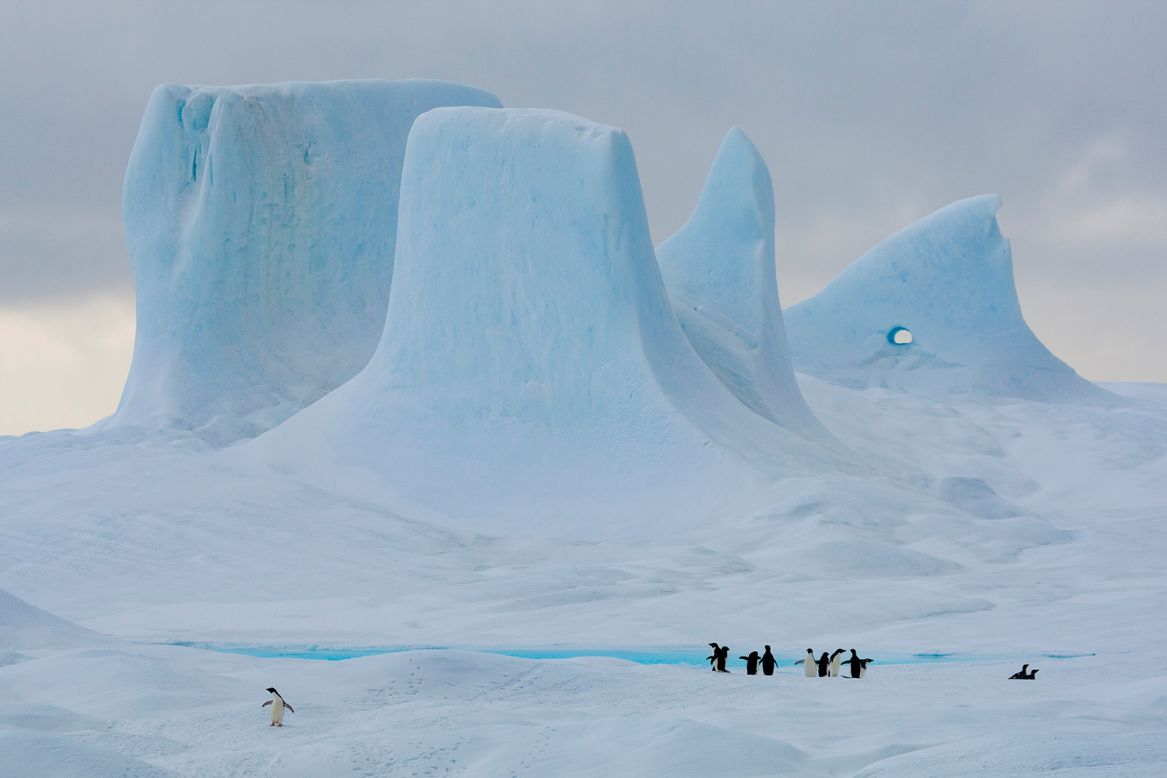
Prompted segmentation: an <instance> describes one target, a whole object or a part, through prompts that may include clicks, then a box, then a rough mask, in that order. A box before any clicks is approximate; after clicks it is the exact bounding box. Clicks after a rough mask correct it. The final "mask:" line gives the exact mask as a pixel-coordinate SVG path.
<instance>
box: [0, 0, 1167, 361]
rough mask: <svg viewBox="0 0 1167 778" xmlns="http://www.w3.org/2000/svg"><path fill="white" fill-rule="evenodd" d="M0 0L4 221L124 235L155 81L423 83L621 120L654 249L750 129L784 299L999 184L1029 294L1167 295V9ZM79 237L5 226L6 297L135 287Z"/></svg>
mask: <svg viewBox="0 0 1167 778" xmlns="http://www.w3.org/2000/svg"><path fill="white" fill-rule="evenodd" d="M0 14H3V16H2V17H0V72H2V73H4V74H5V75H4V77H3V80H2V81H0V99H2V100H3V104H4V105H6V106H19V107H20V110H19V111H17V112H13V111H8V112H7V115H6V118H5V124H4V143H3V145H2V146H0V170H2V171H3V178H2V179H0V212H3V213H5V214H12V213H16V212H20V213H27V212H29V211H35V212H37V213H38V214H40V217H38V218H50V217H53V215H54V214H56V215H62V214H63V215H62V216H61V218H62V220H64V221H67V220H68V219H69V218H71V217H70V216H69V214H102V216H101V217H100V218H103V219H107V220H108V223H107V224H106V226H105V227H102V228H101V229H100V230H97V231H98V232H100V233H101V234H103V235H107V236H108V235H110V234H112V232H111V227H110V225H111V224H115V223H116V213H117V210H118V206H119V202H120V188H121V175H122V171H123V169H124V166H125V161H126V158H127V156H128V153H129V149H130V146H131V144H132V142H133V136H134V133H135V131H136V126H137V121H138V118H139V116H140V114H141V110H142V108H143V106H144V104H145V101H146V97H147V95H148V94H149V92H150V90H151V88H152V87H153V86H154V85H155V84H156V83H158V82H162V81H177V82H185V83H224V82H228V83H239V82H261V81H278V80H291V79H312V80H315V79H331V78H344V77H376V78H402V77H409V76H424V77H434V78H445V79H449V80H454V81H462V82H466V83H471V84H474V85H476V86H481V87H484V88H486V89H490V90H491V91H493V92H495V93H496V94H498V95H499V96H500V98H501V99H502V100H503V102H504V103H506V104H507V105H539V106H548V107H555V108H561V109H564V110H568V111H572V112H574V113H578V114H581V115H584V116H588V117H589V118H593V119H596V120H599V121H605V122H609V123H612V124H616V125H619V126H621V127H624V128H625V129H626V130H628V132H629V134H630V135H631V137H632V140H633V143H634V144H635V147H636V153H637V158H638V163H639V165H640V168H641V176H642V179H643V182H644V189H645V195H646V199H647V204H648V209H649V215H650V220H651V223H652V228H653V234H654V237H655V239H656V240H657V241H660V240H663V239H664V238H665V237H667V236H668V235H669V234H670V233H671V232H672V231H674V230H675V229H676V228H677V227H679V226H680V224H681V223H682V222H683V221H684V219H685V218H686V217H687V215H688V213H689V210H690V209H691V208H692V206H693V204H694V203H695V200H696V197H697V194H698V192H699V190H700V187H701V184H702V181H703V179H704V176H705V173H706V170H707V167H708V165H709V163H710V161H711V160H712V158H713V154H714V152H715V151H716V148H717V146H718V143H719V141H720V139H721V137H722V135H723V134H724V132H725V131H726V129H727V128H728V127H729V126H730V125H734V124H736V125H739V126H741V127H742V128H743V129H745V131H746V132H747V133H748V134H749V135H750V137H751V138H752V139H753V140H754V142H755V143H756V144H757V145H758V147H759V148H760V149H761V151H762V152H763V154H764V155H765V156H766V158H767V160H768V162H769V164H770V166H771V169H772V172H773V173H774V179H775V184H776V192H777V200H778V207H779V213H778V251H779V283H780V284H781V286H782V295H783V299H784V302H785V303H786V304H790V303H792V302H794V301H796V300H797V299H800V298H802V297H805V296H807V295H808V294H812V293H813V292H814V291H816V290H817V289H818V288H820V287H821V286H822V285H824V284H825V283H826V282H827V281H829V280H830V279H831V278H832V277H833V276H834V275H835V274H836V273H837V272H838V271H839V270H840V269H841V268H842V267H843V266H844V265H846V264H847V263H848V262H849V261H850V260H852V259H854V258H855V257H856V256H858V255H859V254H861V253H863V251H865V250H866V249H867V248H869V247H870V246H871V245H873V244H874V243H876V242H878V241H879V240H880V239H882V238H883V237H886V236H887V235H888V234H890V233H892V232H894V231H895V230H897V229H899V228H900V227H902V226H905V225H906V224H907V223H908V222H910V221H912V220H914V219H916V218H919V217H921V216H924V215H926V214H927V213H929V212H930V211H932V210H934V209H935V208H938V207H940V206H942V205H944V204H946V203H948V202H950V201H952V200H956V199H959V198H961V197H965V196H968V195H972V194H978V193H984V192H999V193H1000V194H1002V195H1003V197H1004V201H1005V207H1004V209H1003V210H1002V213H1001V221H1002V226H1003V228H1004V229H1005V231H1006V233H1007V234H1008V235H1009V237H1010V238H1011V239H1012V240H1013V244H1014V250H1015V259H1016V263H1017V269H1018V279H1019V286H1020V291H1021V295H1022V302H1023V304H1026V301H1027V297H1028V296H1030V292H1031V290H1032V295H1033V299H1034V300H1035V301H1036V300H1037V299H1038V297H1039V295H1038V294H1037V285H1038V284H1040V285H1041V296H1042V298H1043V299H1044V296H1045V295H1047V294H1048V293H1049V292H1050V290H1051V289H1052V290H1054V291H1058V290H1061V299H1063V301H1064V302H1063V304H1064V306H1066V307H1067V308H1068V309H1085V310H1096V311H1100V312H1101V313H1102V314H1105V313H1106V312H1107V311H1114V312H1117V311H1118V310H1119V309H1120V308H1121V307H1122V306H1123V305H1124V298H1125V297H1127V296H1128V292H1129V290H1130V289H1131V288H1132V287H1133V286H1137V287H1139V288H1141V289H1145V288H1146V287H1147V285H1148V284H1152V285H1158V288H1159V289H1161V290H1167V280H1165V279H1164V276H1163V258H1164V250H1165V248H1167V237H1165V236H1164V235H1163V234H1162V231H1161V230H1159V231H1156V229H1155V227H1154V222H1155V221H1156V217H1158V219H1157V221H1158V222H1159V223H1162V222H1164V221H1167V214H1163V213H1162V212H1161V210H1160V209H1161V206H1162V204H1163V203H1164V202H1167V184H1165V182H1167V148H1165V146H1167V99H1165V97H1167V94H1165V87H1164V85H1163V84H1164V80H1163V78H1162V74H1163V73H1164V72H1167V47H1164V46H1163V45H1162V40H1164V39H1165V38H1167V6H1164V5H1163V4H1161V3H1157V2H1134V1H1132V2H1124V3H1121V4H1115V3H1108V2H1091V3H1087V2H1062V3H1056V4H1051V3H1048V2H1002V1H998V0H992V1H990V2H978V3H964V2H959V3H957V2H947V3H945V2H909V3H894V4H893V3H866V2H847V3H843V2H825V3H819V2H816V3H771V2H737V3H692V2H680V3H678V2H664V1H663V0H651V1H650V2H639V3H626V2H615V1H608V2H594V3H574V4H558V3H544V2H513V1H512V2H507V1H504V2H495V3H478V2H458V3H382V2H347V3H325V2H320V3H316V2H307V1H300V2H275V1H274V0H263V1H261V2H249V3H246V4H243V3H227V2H220V1H219V0H214V1H212V2H204V3H200V4H199V5H198V6H197V8H196V7H192V6H191V5H190V4H189V3H128V2H116V0H115V2H109V3H101V4H94V3H75V4H65V3H57V2H51V1H50V2H38V3H35V4H34V3H27V4H18V5H15V6H9V7H7V8H5V10H3V11H0ZM1107 148H1111V149H1117V151H1115V152H1113V153H1109V155H1108V154H1107V153H1102V155H1101V156H1099V149H1104V150H1105V149H1107ZM1092 155H1094V156H1092ZM1075 171H1077V172H1078V174H1079V179H1077V180H1075V179H1074V178H1073V176H1074V175H1075ZM1083 171H1085V172H1083ZM0 218H4V217H0ZM85 218H91V217H88V216H85V217H82V219H85ZM1124 220H1125V221H1124ZM38 223H40V222H38ZM1091 225H1093V227H1091ZM1091 229H1092V230H1093V231H1091ZM84 233H85V230H84V229H81V228H76V227H69V226H66V225H65V224H62V226H61V229H60V230H55V231H54V234H52V235H48V236H42V237H41V238H38V237H37V236H36V235H35V234H31V233H29V232H28V231H27V230H17V237H13V233H12V232H11V231H6V232H0V278H3V279H19V280H18V281H16V282H12V281H9V283H8V284H7V286H6V291H0V301H2V300H4V299H13V298H15V297H22V298H24V299H28V298H32V297H38V296H44V297H48V296H51V295H54V294H60V293H65V292H69V293H77V292H79V291H83V290H84V289H85V288H87V285H91V286H92V287H94V288H97V287H99V286H102V285H103V283H104V285H105V286H106V287H111V288H118V289H128V283H129V281H128V279H129V273H128V268H127V267H126V266H125V265H126V259H125V256H124V251H122V250H121V249H120V247H111V245H112V244H110V243H109V241H108V240H105V239H103V240H105V242H104V243H103V242H102V241H98V243H101V246H100V247H97V246H95V247H94V248H93V249H92V250H91V251H90V250H87V248H86V245H85V244H86V243H87V242H88V241H86V239H85V238H84ZM74 236H75V237H76V240H77V241H78V243H70V241H71V240H73V239H74ZM1103 261H1104V262H1105V264H1106V268H1107V270H1106V273H1105V274H1103V275H1101V276H1100V275H1099V274H1098V266H1099V264H1100V262H1103ZM30 263H35V265H34V264H30ZM1087 280H1090V281H1091V282H1089V283H1087V282H1086V281H1087ZM66 281H68V282H69V283H66ZM1051 311H1054V308H1053V306H1048V305H1044V304H1041V305H1035V306H1034V307H1033V308H1032V309H1030V310H1029V316H1030V319H1031V324H1033V325H1034V327H1035V329H1036V330H1037V331H1038V332H1039V334H1041V335H1042V336H1043V337H1045V338H1046V339H1047V340H1048V341H1049V342H1050V343H1051V345H1053V346H1054V347H1055V348H1057V349H1058V350H1059V353H1060V354H1061V355H1062V356H1063V357H1065V358H1066V359H1067V360H1068V361H1070V362H1071V363H1072V364H1075V365H1076V366H1077V367H1078V368H1079V369H1080V370H1082V371H1083V372H1084V373H1086V374H1087V375H1091V376H1093V377H1107V376H1112V375H1113V376H1116V377H1139V376H1142V377H1152V376H1157V377H1158V378H1159V379H1161V380H1167V373H1165V372H1163V371H1164V370H1167V368H1162V367H1160V368H1156V367H1149V366H1150V365H1152V362H1153V361H1154V360H1153V358H1154V357H1155V356H1156V355H1153V354H1144V355H1143V356H1142V363H1141V364H1140V363H1138V361H1137V360H1136V358H1135V357H1133V356H1131V355H1130V354H1129V353H1125V352H1123V353H1121V354H1120V353H1119V352H1118V351H1117V350H1114V352H1113V354H1111V355H1110V356H1108V350H1107V349H1106V348H1105V344H1104V343H1103V342H1101V341H1096V342H1089V343H1087V342H1086V341H1083V340H1082V338H1083V337H1084V338H1086V339H1087V340H1088V339H1089V338H1090V337H1091V336H1090V335H1089V333H1086V334H1085V335H1079V334H1077V333H1075V334H1074V335H1073V336H1068V335H1067V336H1066V337H1063V333H1066V332H1067V330H1066V327H1067V324H1066V323H1065V321H1063V318H1064V317H1059V316H1056V315H1053V313H1051ZM1146 316H1147V318H1143V319H1139V320H1138V321H1132V322H1130V324H1131V326H1138V327H1141V328H1143V329H1145V330H1153V329H1156V328H1157V329H1159V330H1163V329H1164V323H1165V322H1164V320H1163V318H1162V316H1163V314H1161V313H1155V312H1151V311H1148V312H1147V314H1146ZM1160 361H1161V360H1160ZM1155 370H1158V372H1155Z"/></svg>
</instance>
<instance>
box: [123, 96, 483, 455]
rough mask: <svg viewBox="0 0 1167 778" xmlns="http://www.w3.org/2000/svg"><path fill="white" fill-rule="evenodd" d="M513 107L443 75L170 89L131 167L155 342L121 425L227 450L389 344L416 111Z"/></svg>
mask: <svg viewBox="0 0 1167 778" xmlns="http://www.w3.org/2000/svg"><path fill="white" fill-rule="evenodd" d="M458 104H472V105H498V104H499V103H498V100H497V99H496V98H495V97H494V96H492V95H490V94H488V93H486V92H483V91H481V90H479V89H474V88H471V87H466V86H460V85H457V84H449V83H444V82H440V81H395V82H390V81H337V82H331V83H289V84H273V85H262V86H243V87H187V86H178V85H174V84H167V85H163V86H160V87H158V88H157V89H156V90H155V92H154V94H153V96H152V97H151V99H150V103H149V105H148V107H147V109H146V114H145V117H144V118H143V120H142V126H141V129H140V130H139V133H138V139H137V141H136V142H135V144H134V149H133V152H132V154H131V156H130V162H129V166H128V169H127V171H126V180H125V190H124V198H123V211H124V220H125V230H126V242H127V244H128V246H129V251H130V261H131V263H132V265H133V269H134V285H135V289H136V292H137V307H138V323H137V341H136V343H135V346H134V357H133V364H132V367H131V369H130V375H129V379H128V381H127V382H126V387H125V391H124V394H123V396H122V400H121V404H120V405H119V407H118V410H117V413H116V415H115V416H114V419H113V420H112V423H114V424H117V425H136V426H143V427H146V428H159V427H162V428H165V427H179V428H185V429H193V430H198V431H199V432H200V433H201V434H203V435H204V436H205V437H206V438H208V439H209V440H213V441H216V442H227V441H231V440H234V439H238V438H240V437H247V436H250V435H254V434H256V433H257V432H261V431H263V430H265V429H268V428H269V427H271V426H274V425H275V424H277V423H279V422H280V421H282V420H283V419H285V418H287V417H288V416H290V415H291V414H292V413H294V412H296V411H297V410H299V409H300V408H302V407H304V406H305V405H307V404H309V403H310V402H312V401H313V400H316V399H317V398H319V397H320V396H322V395H323V394H325V393H326V392H328V391H329V390H330V389H333V388H334V387H336V386H337V385H339V384H341V383H343V382H344V381H345V380H346V379H348V378H350V377H352V375H353V374H355V373H356V372H357V371H358V370H360V368H361V367H363V366H364V364H365V362H366V361H367V360H368V358H369V355H370V354H372V352H373V349H374V347H375V346H376V344H377V339H378V337H379V336H380V333H381V328H382V325H383V324H384V317H385V304H386V300H387V299H388V295H389V283H390V277H391V275H392V269H393V244H394V239H395V235H396V224H397V189H398V182H399V178H400V173H401V160H402V155H403V152H404V149H405V141H406V137H407V135H408V133H409V128H410V126H411V125H412V124H413V120H414V118H416V117H417V116H418V115H419V114H421V113H423V112H425V111H427V110H429V109H430V108H433V107H436V106H440V105H458Z"/></svg>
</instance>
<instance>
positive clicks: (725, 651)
mask: <svg viewBox="0 0 1167 778" xmlns="http://www.w3.org/2000/svg"><path fill="white" fill-rule="evenodd" d="M715 653H717V672H719V673H728V672H729V670H726V669H725V663H726V662H728V661H729V646H722V647H721V651H720V652H719V653H718V652H715Z"/></svg>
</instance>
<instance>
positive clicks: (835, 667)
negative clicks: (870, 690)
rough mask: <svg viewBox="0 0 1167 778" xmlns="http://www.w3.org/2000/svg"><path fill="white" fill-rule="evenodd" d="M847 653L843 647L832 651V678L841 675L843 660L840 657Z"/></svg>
mask: <svg viewBox="0 0 1167 778" xmlns="http://www.w3.org/2000/svg"><path fill="white" fill-rule="evenodd" d="M845 653H846V652H845V651H844V650H843V649H841V648H836V649H835V650H834V651H832V652H831V677H832V678H838V677H839V662H840V661H841V660H840V659H839V657H840V656H842V655H843V654H845Z"/></svg>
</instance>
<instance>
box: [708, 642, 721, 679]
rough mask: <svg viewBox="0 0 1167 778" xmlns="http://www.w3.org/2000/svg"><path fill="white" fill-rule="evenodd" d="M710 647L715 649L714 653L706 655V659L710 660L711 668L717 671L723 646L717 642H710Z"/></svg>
mask: <svg viewBox="0 0 1167 778" xmlns="http://www.w3.org/2000/svg"><path fill="white" fill-rule="evenodd" d="M709 647H710V648H712V649H713V654H712V655H711V656H707V657H705V659H706V660H707V661H708V662H709V669H710V670H712V671H713V672H715V673H716V672H717V657H719V656H721V647H720V646H718V645H717V644H716V643H710V644H709Z"/></svg>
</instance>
